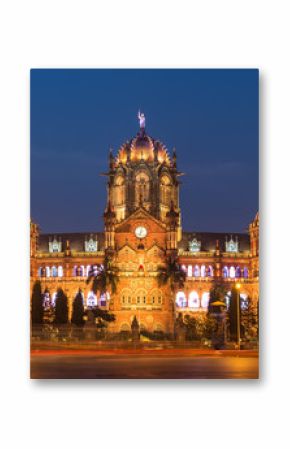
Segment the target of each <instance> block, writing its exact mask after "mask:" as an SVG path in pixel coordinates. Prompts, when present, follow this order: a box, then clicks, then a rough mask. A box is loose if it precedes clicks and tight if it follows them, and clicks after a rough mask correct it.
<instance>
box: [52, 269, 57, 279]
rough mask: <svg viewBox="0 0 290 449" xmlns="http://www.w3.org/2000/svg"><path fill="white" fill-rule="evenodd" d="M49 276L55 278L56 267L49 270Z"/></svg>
mask: <svg viewBox="0 0 290 449" xmlns="http://www.w3.org/2000/svg"><path fill="white" fill-rule="evenodd" d="M51 276H52V277H54V278H55V277H57V268H56V267H52V268H51Z"/></svg>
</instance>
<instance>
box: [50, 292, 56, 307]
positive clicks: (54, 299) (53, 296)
mask: <svg viewBox="0 0 290 449" xmlns="http://www.w3.org/2000/svg"><path fill="white" fill-rule="evenodd" d="M56 297H57V293H56V292H54V293H53V294H52V297H51V305H52V307H55V301H56Z"/></svg>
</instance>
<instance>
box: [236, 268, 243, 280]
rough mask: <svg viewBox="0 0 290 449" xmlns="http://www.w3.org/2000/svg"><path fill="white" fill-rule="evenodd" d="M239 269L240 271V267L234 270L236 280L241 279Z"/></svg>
mask: <svg viewBox="0 0 290 449" xmlns="http://www.w3.org/2000/svg"><path fill="white" fill-rule="evenodd" d="M241 274H242V273H241V269H240V267H237V268H236V278H240V277H241Z"/></svg>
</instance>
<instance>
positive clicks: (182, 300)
mask: <svg viewBox="0 0 290 449" xmlns="http://www.w3.org/2000/svg"><path fill="white" fill-rule="evenodd" d="M175 302H176V305H177V307H186V303H187V301H186V296H185V293H184V292H178V293H177V294H176V300H175Z"/></svg>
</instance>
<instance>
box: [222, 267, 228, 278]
mask: <svg viewBox="0 0 290 449" xmlns="http://www.w3.org/2000/svg"><path fill="white" fill-rule="evenodd" d="M223 277H224V278H227V277H229V269H228V267H223Z"/></svg>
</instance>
